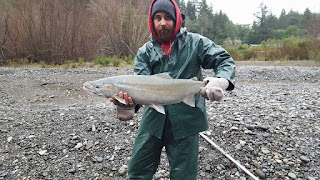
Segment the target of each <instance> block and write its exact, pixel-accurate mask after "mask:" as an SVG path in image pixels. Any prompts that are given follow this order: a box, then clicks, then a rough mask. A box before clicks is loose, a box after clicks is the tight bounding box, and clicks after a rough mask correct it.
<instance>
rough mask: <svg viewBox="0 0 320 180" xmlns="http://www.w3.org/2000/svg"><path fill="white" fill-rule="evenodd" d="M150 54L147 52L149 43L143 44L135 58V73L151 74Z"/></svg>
mask: <svg viewBox="0 0 320 180" xmlns="http://www.w3.org/2000/svg"><path fill="white" fill-rule="evenodd" d="M149 58H150V55H149V54H148V53H147V44H145V45H144V46H142V47H141V48H140V49H139V50H138V53H137V55H136V57H135V59H134V74H135V75H151V67H150V64H149V63H148V62H149Z"/></svg>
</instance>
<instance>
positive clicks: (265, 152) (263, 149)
mask: <svg viewBox="0 0 320 180" xmlns="http://www.w3.org/2000/svg"><path fill="white" fill-rule="evenodd" d="M261 152H262V153H263V154H269V153H270V151H269V150H268V149H267V148H261Z"/></svg>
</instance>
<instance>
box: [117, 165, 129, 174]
mask: <svg viewBox="0 0 320 180" xmlns="http://www.w3.org/2000/svg"><path fill="white" fill-rule="evenodd" d="M127 169H128V166H127V165H122V166H121V167H120V168H119V170H118V173H119V175H120V176H122V175H124V174H125V173H126V171H127Z"/></svg>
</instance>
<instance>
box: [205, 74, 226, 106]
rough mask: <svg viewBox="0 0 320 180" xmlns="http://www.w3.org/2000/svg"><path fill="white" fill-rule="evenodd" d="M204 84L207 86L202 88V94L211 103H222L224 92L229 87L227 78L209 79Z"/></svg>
mask: <svg viewBox="0 0 320 180" xmlns="http://www.w3.org/2000/svg"><path fill="white" fill-rule="evenodd" d="M203 82H204V83H205V84H206V86H205V87H202V88H201V90H200V94H201V95H202V96H203V97H204V98H206V99H208V100H210V102H212V101H221V100H222V99H223V97H224V91H225V90H226V89H227V88H228V86H229V81H228V80H227V79H225V78H214V77H207V78H205V79H204V80H203Z"/></svg>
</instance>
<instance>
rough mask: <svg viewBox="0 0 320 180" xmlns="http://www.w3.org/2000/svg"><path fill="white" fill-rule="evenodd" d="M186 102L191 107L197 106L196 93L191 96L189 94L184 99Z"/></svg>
mask: <svg viewBox="0 0 320 180" xmlns="http://www.w3.org/2000/svg"><path fill="white" fill-rule="evenodd" d="M182 102H184V103H185V104H187V105H189V106H191V107H196V105H195V100H194V95H193V94H192V95H190V96H187V97H185V98H184V99H183V101H182Z"/></svg>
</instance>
